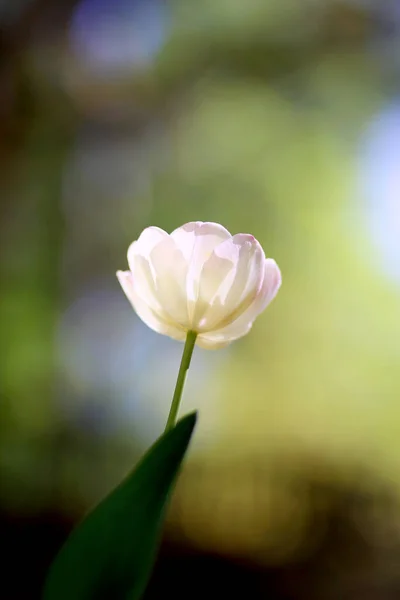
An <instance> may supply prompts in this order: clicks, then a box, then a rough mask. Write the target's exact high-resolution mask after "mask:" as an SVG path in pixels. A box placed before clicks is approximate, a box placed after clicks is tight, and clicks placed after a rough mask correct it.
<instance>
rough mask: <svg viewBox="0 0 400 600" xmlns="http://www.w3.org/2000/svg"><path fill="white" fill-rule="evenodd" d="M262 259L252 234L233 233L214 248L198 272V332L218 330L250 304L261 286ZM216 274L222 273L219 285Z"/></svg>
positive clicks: (262, 252) (262, 256) (260, 249)
mask: <svg viewBox="0 0 400 600" xmlns="http://www.w3.org/2000/svg"><path fill="white" fill-rule="evenodd" d="M264 261H265V256H264V251H263V249H262V248H261V246H260V244H259V243H258V242H257V240H256V239H255V238H254V237H253V236H251V235H247V234H238V235H235V236H233V238H232V239H231V240H227V241H225V242H223V243H222V244H220V245H219V246H217V247H216V248H215V250H214V252H213V253H212V255H211V256H210V258H209V260H208V261H207V263H206V264H205V265H204V268H203V271H202V273H201V279H200V294H199V299H200V300H201V306H200V307H199V309H198V310H196V316H197V327H198V330H199V331H212V330H215V329H221V328H222V327H224V326H226V325H229V323H231V322H232V321H233V320H236V319H237V318H238V316H240V314H242V313H243V312H244V311H245V310H246V309H247V308H248V307H249V306H250V304H251V303H252V302H253V301H254V299H255V298H256V296H257V294H258V292H259V291H260V288H261V284H262V281H263V278H264V268H263V263H264ZM215 273H220V274H221V276H220V278H219V285H217V284H218V280H217V278H216V277H215ZM223 275H224V276H223ZM199 304H200V303H199ZM203 307H205V310H204V312H203V314H201V309H202V308H203Z"/></svg>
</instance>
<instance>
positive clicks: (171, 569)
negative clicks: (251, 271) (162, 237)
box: [0, 0, 400, 600]
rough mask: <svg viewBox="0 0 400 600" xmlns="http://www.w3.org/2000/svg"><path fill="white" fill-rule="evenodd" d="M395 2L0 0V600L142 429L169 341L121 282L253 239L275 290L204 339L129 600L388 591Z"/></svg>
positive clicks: (102, 489) (327, 596)
mask: <svg viewBox="0 0 400 600" xmlns="http://www.w3.org/2000/svg"><path fill="white" fill-rule="evenodd" d="M399 75H400V4H399V2H398V0H347V1H346V0H342V1H340V2H339V1H336V0H297V1H296V0H246V2H243V0H202V1H198V0H175V1H173V0H171V1H170V2H168V1H167V0H164V1H163V0H113V2H111V0H58V2H52V1H51V0H18V1H17V0H13V1H11V0H2V2H1V3H0V94H1V97H0V166H1V202H0V206H1V212H0V248H1V250H0V322H1V329H0V356H1V360H0V382H1V383H0V395H1V401H0V479H1V488H0V511H1V517H0V528H1V530H0V534H1V535H0V539H1V546H2V550H3V553H4V558H3V560H2V574H1V583H0V597H1V598H4V599H5V600H6V599H7V600H8V599H19V598H26V599H30V598H38V597H39V594H40V588H41V585H42V581H43V577H44V574H45V571H46V569H47V567H48V565H49V562H50V561H51V559H52V558H53V557H54V555H55V553H56V551H57V549H58V548H59V547H60V545H61V543H62V541H63V540H64V539H65V537H66V535H67V534H68V532H69V531H70V529H71V527H72V526H73V524H74V523H75V522H76V520H77V519H79V518H80V517H81V516H82V514H84V512H85V511H86V510H87V509H88V508H89V507H90V506H92V504H93V503H94V502H96V501H98V500H99V499H100V498H101V497H102V496H103V495H104V494H105V493H106V492H107V491H108V490H110V489H111V488H112V487H113V486H114V485H115V484H116V483H117V482H118V481H119V480H120V479H121V477H122V476H123V475H124V474H125V473H126V472H127V471H128V469H130V467H131V466H132V464H134V462H135V461H136V460H137V459H138V457H139V456H140V455H141V454H142V453H143V452H144V450H145V449H146V448H147V446H148V445H150V443H151V442H152V441H153V440H154V439H155V438H156V437H157V436H158V435H159V433H160V432H161V431H162V428H163V425H164V423H165V420H166V416H167V413H168V409H169V403H170V398H171V394H172V391H173V387H174V381H175V377H176V373H177V368H178V364H179V360H180V355H181V351H182V346H181V345H180V344H179V343H177V342H174V341H172V340H169V339H167V338H163V337H161V336H158V335H157V334H155V333H153V332H152V331H150V330H149V329H147V328H146V327H145V326H144V325H143V324H142V323H141V322H140V321H139V319H138V318H137V317H136V315H135V314H134V313H133V311H132V310H131V308H130V306H129V304H128V302H127V300H126V298H125V296H124V295H123V293H122V291H121V289H120V288H119V286H118V283H117V280H116V277H115V271H116V270H117V269H120V268H122V269H124V268H126V250H127V247H128V245H129V244H130V242H131V241H133V240H134V239H135V238H136V237H137V236H138V235H139V233H140V232H141V230H142V229H143V228H144V227H146V226H148V225H158V226H160V227H163V228H164V229H166V230H167V231H171V230H173V229H175V228H176V227H177V226H179V225H181V224H183V223H184V222H186V221H190V220H204V221H217V222H220V223H222V224H223V225H224V226H226V227H227V228H228V229H229V230H230V231H231V232H232V233H237V232H251V233H252V234H254V235H255V236H256V237H257V238H258V239H259V240H260V242H261V243H262V245H263V246H264V248H265V250H266V253H267V256H271V257H274V258H275V259H276V260H277V262H278V264H279V265H280V267H281V270H282V273H283V286H282V288H281V291H280V293H279V295H278V297H277V299H276V300H275V301H274V302H273V304H272V305H271V306H270V308H269V309H268V310H267V311H266V313H265V314H264V315H263V316H262V317H261V318H260V319H259V320H258V321H257V325H256V326H255V327H254V329H253V330H252V332H251V334H250V335H248V336H247V337H246V338H244V339H242V340H241V341H238V342H237V343H235V344H233V345H232V346H231V347H229V348H227V349H225V350H221V351H217V352H207V351H202V350H200V349H196V352H195V356H194V360H193V363H192V368H191V371H190V376H189V382H188V385H187V388H186V391H185V398H184V403H183V408H182V410H183V412H185V411H186V412H187V411H189V410H191V409H193V408H199V411H200V421H199V426H198V429H197V431H196V435H195V439H194V442H193V445H192V446H191V448H190V454H189V457H188V460H187V461H186V464H185V468H184V470H183V472H182V476H181V478H180V481H179V484H178V486H177V489H176V493H175V494H174V497H173V500H172V503H171V507H170V511H169V517H168V521H167V524H166V527H165V538H164V542H163V545H162V548H161V552H160V556H159V560H158V563H157V567H156V569H155V572H154V576H153V580H152V582H151V585H150V587H149V590H148V595H147V599H148V600H151V599H153V598H159V597H161V596H162V595H164V594H166V593H167V594H171V595H173V596H174V598H175V599H179V598H187V581H188V580H189V581H190V582H191V587H192V593H191V596H190V597H191V598H203V597H208V598H239V597H240V598H243V597H244V598H255V599H257V598H273V599H279V600H283V599H285V600H339V599H340V600H346V599H350V598H351V599H352V600H354V599H358V598H360V599H362V600H391V599H394V598H400V341H399V340H400V89H399V88H400V86H399V83H400V80H399Z"/></svg>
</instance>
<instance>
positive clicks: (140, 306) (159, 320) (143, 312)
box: [117, 271, 186, 340]
mask: <svg viewBox="0 0 400 600" xmlns="http://www.w3.org/2000/svg"><path fill="white" fill-rule="evenodd" d="M117 278H118V281H119V282H120V284H121V287H122V289H123V290H124V292H125V294H126V297H127V298H128V300H129V302H130V303H131V305H132V307H133V309H134V310H135V312H136V314H137V315H138V317H139V318H140V319H141V320H142V321H143V322H144V323H145V324H146V325H147V326H148V327H150V329H153V331H156V332H157V333H161V334H163V335H168V336H169V337H171V338H174V339H176V340H184V339H185V337H186V331H185V330H184V329H180V328H178V327H176V325H175V324H174V323H173V322H170V321H168V320H166V319H165V317H164V315H160V314H158V313H157V312H156V311H154V310H153V309H152V308H151V307H150V306H148V304H146V303H145V302H144V301H143V300H142V299H141V298H140V296H138V295H137V293H136V290H135V285H134V280H133V276H132V273H131V272H130V271H118V272H117Z"/></svg>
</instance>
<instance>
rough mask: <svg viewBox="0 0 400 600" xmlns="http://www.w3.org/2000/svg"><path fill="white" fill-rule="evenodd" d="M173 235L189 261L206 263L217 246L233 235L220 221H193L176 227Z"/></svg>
mask: <svg viewBox="0 0 400 600" xmlns="http://www.w3.org/2000/svg"><path fill="white" fill-rule="evenodd" d="M171 237H172V239H173V240H174V241H175V243H176V245H177V246H178V248H179V249H180V250H181V252H182V254H183V256H184V257H185V260H186V261H187V262H189V261H193V262H200V263H204V262H205V261H206V260H207V258H208V257H209V256H210V254H211V252H212V251H213V250H214V248H215V247H216V246H218V245H219V244H220V243H221V242H223V241H224V240H228V239H230V238H231V237H232V236H231V234H230V233H229V231H228V230H227V229H225V227H222V225H219V224H218V223H203V222H202V221H193V222H191V223H186V224H185V225H182V227H178V229H175V231H173V232H172V233H171Z"/></svg>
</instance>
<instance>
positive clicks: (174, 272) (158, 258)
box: [149, 236, 190, 329]
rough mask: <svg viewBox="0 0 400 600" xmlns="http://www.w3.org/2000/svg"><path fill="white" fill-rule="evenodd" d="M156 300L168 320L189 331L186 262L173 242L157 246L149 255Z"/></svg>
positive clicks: (164, 242) (168, 239) (165, 241)
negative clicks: (168, 317)
mask: <svg viewBox="0 0 400 600" xmlns="http://www.w3.org/2000/svg"><path fill="white" fill-rule="evenodd" d="M149 261H150V265H151V270H152V273H153V274H154V286H155V293H156V296H157V299H158V300H159V302H160V304H161V306H162V307H163V308H164V310H165V311H166V313H167V314H168V315H169V316H170V318H171V319H172V320H173V321H175V322H176V323H178V324H179V325H180V326H182V327H185V328H186V329H190V322H189V317H188V303H187V295H186V275H187V262H186V261H185V259H184V257H183V254H182V252H181V251H180V250H179V249H178V248H177V246H176V244H175V242H174V240H173V239H172V238H171V237H169V236H168V238H167V239H165V240H164V241H162V242H161V243H159V244H157V246H155V248H154V249H153V250H152V251H151V253H150V259H149Z"/></svg>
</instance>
